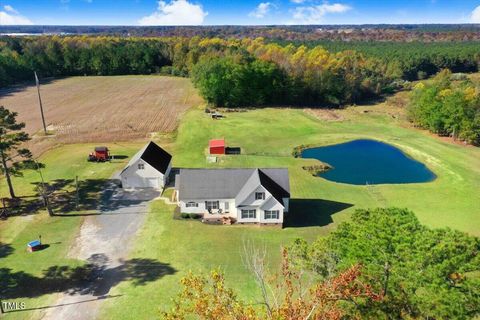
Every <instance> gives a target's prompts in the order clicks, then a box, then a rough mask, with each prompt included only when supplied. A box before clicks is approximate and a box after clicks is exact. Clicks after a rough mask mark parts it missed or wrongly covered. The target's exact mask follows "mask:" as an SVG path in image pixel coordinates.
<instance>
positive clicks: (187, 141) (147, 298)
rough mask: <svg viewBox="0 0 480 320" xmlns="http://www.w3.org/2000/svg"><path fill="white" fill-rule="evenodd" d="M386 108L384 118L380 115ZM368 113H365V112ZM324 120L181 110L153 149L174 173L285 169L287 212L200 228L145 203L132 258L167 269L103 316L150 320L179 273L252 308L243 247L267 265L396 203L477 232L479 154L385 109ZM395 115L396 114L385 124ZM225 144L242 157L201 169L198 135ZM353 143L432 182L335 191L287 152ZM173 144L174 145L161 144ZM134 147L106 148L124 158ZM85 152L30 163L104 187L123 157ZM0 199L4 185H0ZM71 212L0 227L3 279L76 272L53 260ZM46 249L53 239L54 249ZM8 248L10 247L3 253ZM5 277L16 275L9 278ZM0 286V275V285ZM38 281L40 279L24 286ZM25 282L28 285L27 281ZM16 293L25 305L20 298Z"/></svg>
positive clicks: (64, 247)
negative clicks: (205, 277)
mask: <svg viewBox="0 0 480 320" xmlns="http://www.w3.org/2000/svg"><path fill="white" fill-rule="evenodd" d="M385 110H387V112H385ZM365 111H368V112H365ZM334 113H335V114H334V115H333V116H332V114H331V113H329V114H327V115H326V116H323V115H318V117H317V116H315V115H316V113H312V112H309V111H305V110H300V109H262V110H253V111H248V112H239V113H236V112H235V113H225V115H226V118H225V119H222V120H212V119H210V118H209V117H208V116H207V115H206V114H205V113H204V112H203V110H202V109H201V108H194V109H191V110H189V111H188V112H187V113H186V114H185V116H184V117H182V120H181V122H180V126H179V128H178V132H177V134H176V135H175V136H173V135H172V136H170V137H163V138H162V139H163V140H161V141H158V142H159V143H160V144H161V145H162V146H165V147H166V148H167V150H169V151H171V152H172V153H173V155H174V166H179V167H206V166H207V167H257V166H258V167H284V166H286V167H288V168H289V171H290V179H291V189H292V205H291V217H292V218H291V219H290V220H289V221H288V222H287V227H286V228H284V229H278V228H259V227H249V226H209V225H204V224H201V223H200V222H198V221H180V220H173V219H172V217H173V209H174V207H173V206H167V205H165V204H164V203H163V202H162V201H156V202H154V203H153V204H152V205H151V207H150V212H149V215H148V217H147V221H146V223H145V224H144V227H143V229H142V230H141V232H139V233H138V235H137V239H136V241H135V242H134V243H133V248H134V250H133V252H132V253H131V255H130V256H129V257H128V259H129V260H132V259H152V260H154V261H160V262H161V263H165V264H168V265H169V266H171V267H172V268H173V269H174V270H175V272H174V274H171V275H166V276H164V277H162V278H160V279H158V280H155V281H151V282H148V283H144V284H138V283H137V282H135V281H132V280H125V281H123V282H121V283H119V284H118V285H116V286H114V287H113V288H112V289H111V290H110V291H109V292H108V294H109V295H110V296H112V298H108V299H105V300H104V306H103V307H104V308H103V310H101V311H100V312H101V313H100V314H101V315H103V317H102V318H103V319H112V318H115V319H131V318H138V319H152V318H156V317H159V314H160V313H159V312H160V311H161V310H165V308H167V307H168V306H169V305H170V303H171V300H170V299H171V298H172V296H173V295H175V294H176V293H177V292H178V290H179V280H180V278H181V277H182V276H184V275H185V274H186V273H187V272H188V271H193V272H197V273H198V272H206V271H208V270H210V269H211V268H216V267H220V268H221V269H222V270H223V271H225V274H226V277H227V281H228V285H230V286H232V287H234V288H235V289H236V290H237V291H238V292H239V293H240V294H241V296H242V297H245V298H246V299H249V300H252V301H258V297H259V290H258V288H257V287H256V285H255V282H254V280H253V277H252V275H251V274H250V273H249V272H248V271H247V270H246V268H245V267H244V266H243V264H242V252H243V242H244V241H247V240H250V241H254V242H255V243H257V244H258V245H260V246H265V248H266V249H267V251H268V258H269V261H270V264H271V268H272V269H276V268H278V266H279V263H278V262H279V259H280V252H281V251H280V248H281V246H282V245H285V244H289V243H291V241H292V240H293V239H295V238H296V237H303V238H306V239H308V240H313V239H315V238H316V237H318V236H322V235H325V234H327V233H328V232H329V231H330V230H332V229H334V228H335V227H336V225H337V224H338V223H339V222H341V221H344V220H347V219H348V218H349V216H350V214H351V213H352V212H353V210H355V209H358V208H368V207H378V206H397V207H407V208H410V209H412V210H413V211H414V212H415V213H416V214H417V216H418V217H419V219H420V220H421V221H422V222H423V223H425V224H427V225H429V226H433V227H451V228H455V229H459V230H462V231H465V232H468V233H470V234H473V235H476V236H480V222H479V221H480V208H479V207H478V203H479V202H480V195H479V193H478V190H480V149H479V148H474V147H466V146H462V145H457V144H453V143H451V142H447V141H444V140H443V139H439V138H437V137H435V136H433V135H431V134H429V133H427V132H424V131H420V130H416V129H413V128H411V127H410V126H409V125H408V124H407V123H406V122H405V121H404V118H403V117H402V114H403V113H402V110H401V109H399V108H398V107H395V105H394V104H392V103H390V102H389V100H387V102H385V103H382V104H379V105H375V106H362V107H355V108H348V109H345V110H339V111H335V112H334ZM392 114H393V115H397V114H398V115H399V116H395V117H394V116H392ZM218 137H225V138H226V139H227V144H228V145H229V146H240V147H242V149H243V152H244V154H243V155H240V156H226V157H220V158H219V162H218V163H216V164H207V162H206V158H205V155H206V154H205V152H206V148H207V144H208V139H210V138H218ZM356 138H373V139H379V140H382V141H386V142H388V143H391V144H393V145H395V146H397V147H399V148H401V149H402V150H404V151H405V152H407V153H408V154H409V155H411V156H412V157H414V158H416V159H418V160H420V161H422V162H424V163H425V164H427V165H428V167H429V168H430V169H431V170H432V171H433V172H434V173H435V174H436V175H437V176H438V179H436V180H435V181H433V182H431V183H423V184H405V185H379V186H375V187H373V188H367V187H366V186H354V185H346V184H338V183H334V182H330V181H327V180H325V179H322V178H318V177H313V176H311V175H310V174H309V173H308V172H306V171H305V170H303V169H302V166H305V165H310V164H315V161H314V160H307V159H295V158H293V157H292V156H291V152H292V149H293V147H295V146H297V145H300V144H316V145H326V144H332V143H337V142H343V141H346V140H351V139H356ZM173 139H174V140H173ZM140 145H141V143H140V144H115V145H114V144H112V147H114V149H115V150H116V151H118V152H116V153H117V154H123V155H128V156H131V155H133V154H134V153H135V151H136V150H138V147H140ZM92 146H93V144H88V145H87V144H80V145H69V146H63V147H61V148H56V149H53V150H51V151H49V152H47V153H45V154H44V156H42V161H43V162H44V163H45V164H46V168H45V170H44V174H45V177H46V179H47V180H49V181H50V180H53V179H60V178H62V179H72V178H74V176H75V175H76V174H78V175H79V176H80V179H81V180H86V179H97V178H98V179H105V178H107V177H108V176H109V175H110V174H112V173H113V172H114V171H115V170H117V169H119V168H120V167H121V166H123V164H124V163H125V162H126V161H128V159H124V160H121V161H119V162H115V163H111V164H110V163H105V164H96V163H94V164H91V163H87V162H86V161H85V158H84V156H85V154H86V152H88V151H89V150H90V148H91V147H92ZM38 181H39V176H38V174H37V173H36V172H27V173H26V175H25V177H24V178H16V179H15V181H14V182H15V185H16V186H17V191H18V192H19V194H31V193H32V192H33V191H32V190H33V189H32V185H31V183H32V182H38ZM2 191H5V186H4V185H2ZM82 221H83V218H82V217H81V216H74V217H54V218H49V217H48V216H47V215H46V214H45V213H44V212H43V213H40V214H37V215H31V216H28V217H15V218H12V219H9V220H7V221H0V242H3V243H4V244H5V245H6V246H7V247H5V250H3V252H5V255H6V256H5V257H4V258H2V259H1V260H2V261H1V262H2V267H5V268H7V269H9V271H8V273H5V275H4V277H5V279H9V281H19V282H18V283H21V280H22V279H28V278H25V277H24V278H22V277H23V275H24V274H22V272H24V273H26V274H28V275H33V276H35V277H36V278H40V279H45V277H46V274H45V272H44V270H48V269H49V268H50V267H52V266H63V265H68V266H71V267H73V266H76V265H81V264H83V262H82V261H78V260H72V259H67V258H64V257H66V256H67V253H68V251H69V248H70V245H71V243H72V240H73V239H74V238H75V235H76V233H77V232H78V230H79V226H80V224H81V223H82ZM38 234H42V238H45V240H46V241H48V242H49V243H52V245H51V246H50V247H49V248H48V249H46V250H44V251H41V252H38V253H36V254H34V255H30V254H28V253H27V252H25V244H26V242H27V241H28V240H31V238H32V237H33V238H35V237H36V236H37V235H38ZM57 242H61V243H58V244H55V243H57ZM8 246H10V248H11V249H9V248H8ZM12 274H14V275H16V277H13V276H12ZM0 280H1V279H0ZM36 281H39V282H40V283H46V282H45V281H41V280H38V279H37V280H36ZM31 283H35V282H31ZM55 296H56V294H55V293H52V292H51V289H49V287H45V288H44V289H43V290H40V291H38V292H34V294H32V293H30V292H29V291H28V288H27V289H25V288H23V290H19V291H18V294H17V299H16V301H22V300H26V301H27V302H28V303H27V306H28V307H29V308H35V307H51V306H54V305H55ZM26 297H28V299H26ZM44 311H45V309H39V310H30V311H24V312H15V313H10V314H8V315H7V316H6V317H5V318H6V319H19V318H23V319H35V318H39V317H40V316H41V314H42V313H43V312H44Z"/></svg>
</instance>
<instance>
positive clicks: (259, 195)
mask: <svg viewBox="0 0 480 320" xmlns="http://www.w3.org/2000/svg"><path fill="white" fill-rule="evenodd" d="M255 200H265V192H255Z"/></svg>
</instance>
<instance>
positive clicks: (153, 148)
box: [122, 141, 172, 174]
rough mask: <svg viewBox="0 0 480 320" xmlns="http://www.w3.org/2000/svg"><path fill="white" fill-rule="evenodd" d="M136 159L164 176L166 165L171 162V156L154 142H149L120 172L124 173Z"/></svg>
mask: <svg viewBox="0 0 480 320" xmlns="http://www.w3.org/2000/svg"><path fill="white" fill-rule="evenodd" d="M138 159H142V160H143V161H145V162H146V163H148V164H149V165H151V166H152V167H154V168H155V169H156V170H158V171H159V172H161V173H163V174H165V173H166V172H167V169H168V165H169V164H170V162H171V161H172V155H171V154H169V153H168V152H167V151H165V150H163V149H162V148H161V147H159V146H158V145H157V144H156V143H155V142H153V141H150V142H149V143H147V145H145V146H144V147H143V148H142V149H140V151H138V152H137V153H136V154H135V155H134V156H133V157H132V159H130V161H129V162H128V165H127V166H126V167H125V168H124V169H123V170H122V172H124V171H125V170H127V168H128V167H130V166H131V165H132V164H134V163H135V162H137V160H138Z"/></svg>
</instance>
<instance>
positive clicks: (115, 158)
mask: <svg viewBox="0 0 480 320" xmlns="http://www.w3.org/2000/svg"><path fill="white" fill-rule="evenodd" d="M110 157H111V159H112V160H123V159H127V158H128V156H126V155H123V154H113V155H111V156H110Z"/></svg>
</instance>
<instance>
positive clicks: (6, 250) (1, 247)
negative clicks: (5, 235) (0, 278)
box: [0, 242, 15, 258]
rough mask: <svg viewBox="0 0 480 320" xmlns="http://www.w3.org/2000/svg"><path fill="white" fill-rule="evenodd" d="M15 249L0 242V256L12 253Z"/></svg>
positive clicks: (3, 256)
mask: <svg viewBox="0 0 480 320" xmlns="http://www.w3.org/2000/svg"><path fill="white" fill-rule="evenodd" d="M14 250H15V249H14V248H13V247H12V246H11V245H9V244H8V243H3V242H0V258H5V257H6V256H9V255H11V254H12V253H13V251H14Z"/></svg>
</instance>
